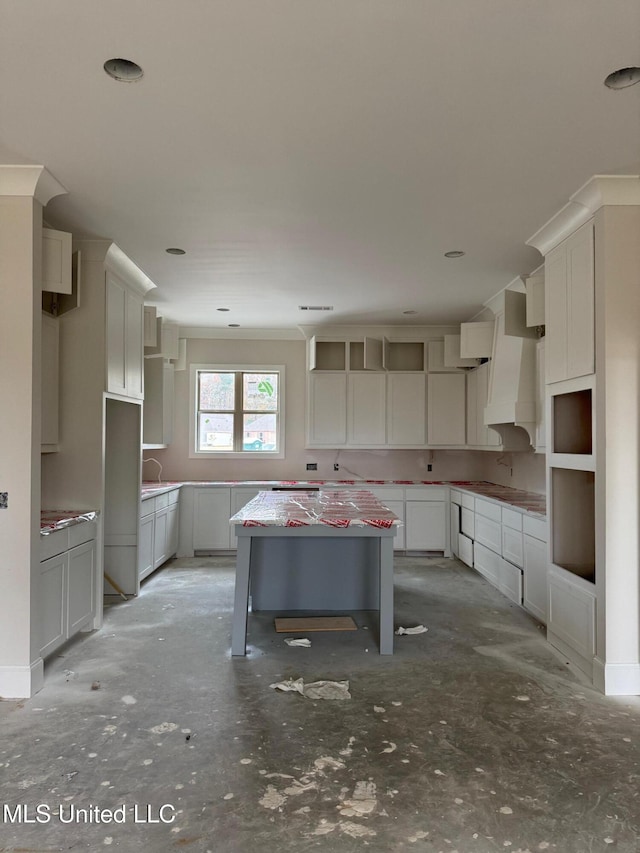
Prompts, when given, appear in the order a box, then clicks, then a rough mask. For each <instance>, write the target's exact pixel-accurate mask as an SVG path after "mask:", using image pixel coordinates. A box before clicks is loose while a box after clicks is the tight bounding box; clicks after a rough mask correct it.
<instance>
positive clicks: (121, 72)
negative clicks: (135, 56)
mask: <svg viewBox="0 0 640 853" xmlns="http://www.w3.org/2000/svg"><path fill="white" fill-rule="evenodd" d="M102 67H103V68H104V70H105V71H106V72H107V74H108V75H109V77H113V79H114V80H118V81H119V82H120V83H135V82H136V81H137V80H140V79H141V78H142V75H143V74H144V71H143V70H142V68H140V66H139V65H138V63H137V62H132V61H131V60H130V59H120V58H114V59H107V61H106V62H105V64H104V65H103V66H102Z"/></svg>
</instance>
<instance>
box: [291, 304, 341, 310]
mask: <svg viewBox="0 0 640 853" xmlns="http://www.w3.org/2000/svg"><path fill="white" fill-rule="evenodd" d="M299 308H300V310H301V311H333V305H300V306H299Z"/></svg>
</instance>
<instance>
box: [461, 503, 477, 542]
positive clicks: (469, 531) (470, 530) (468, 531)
mask: <svg viewBox="0 0 640 853" xmlns="http://www.w3.org/2000/svg"><path fill="white" fill-rule="evenodd" d="M460 530H461V531H462V533H464V534H465V536H468V537H469V539H475V538H476V526H475V513H473V512H472V511H471V510H470V509H465V507H462V509H461V510H460Z"/></svg>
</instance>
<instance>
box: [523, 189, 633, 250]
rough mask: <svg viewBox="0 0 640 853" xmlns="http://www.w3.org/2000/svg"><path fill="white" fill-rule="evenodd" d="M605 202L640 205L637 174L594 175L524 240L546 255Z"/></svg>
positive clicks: (606, 203) (605, 203)
mask: <svg viewBox="0 0 640 853" xmlns="http://www.w3.org/2000/svg"><path fill="white" fill-rule="evenodd" d="M604 205H640V175H594V176H593V177H592V178H590V179H589V180H588V181H587V182H586V183H585V184H583V185H582V186H581V187H580V189H579V190H577V191H576V192H575V193H574V194H573V195H572V196H571V197H570V199H569V202H568V203H567V204H565V206H564V207H563V208H561V209H560V210H559V211H558V213H556V214H555V215H554V216H552V217H551V219H549V220H548V221H547V222H545V224H544V225H543V226H542V228H539V229H538V230H537V231H536V233H535V234H534V235H533V236H532V237H530V238H529V239H528V240H527V241H526V244H527V246H533V247H534V249H538V251H539V252H541V253H542V254H543V255H547V254H548V253H549V252H550V251H551V250H552V249H553V248H555V247H556V246H557V245H558V244H559V243H561V242H562V241H563V240H564V239H565V238H567V237H568V236H569V235H570V234H573V232H574V231H576V230H577V229H578V228H580V226H581V225H584V224H585V222H588V221H589V220H590V219H591V218H592V217H593V216H594V214H595V212H596V211H597V210H599V208H601V207H603V206H604Z"/></svg>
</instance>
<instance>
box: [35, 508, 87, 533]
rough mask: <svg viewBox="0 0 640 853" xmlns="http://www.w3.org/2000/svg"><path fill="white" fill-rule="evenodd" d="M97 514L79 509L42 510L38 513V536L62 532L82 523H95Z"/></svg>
mask: <svg viewBox="0 0 640 853" xmlns="http://www.w3.org/2000/svg"><path fill="white" fill-rule="evenodd" d="M97 517H98V512H97V511H95V510H81V509H43V510H42V511H41V512H40V535H41V536H46V535H47V534H48V533H53V531H54V530H62V529H63V528H64V527H71V526H73V525H74V524H82V522H83V521H95V520H96V518H97Z"/></svg>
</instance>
